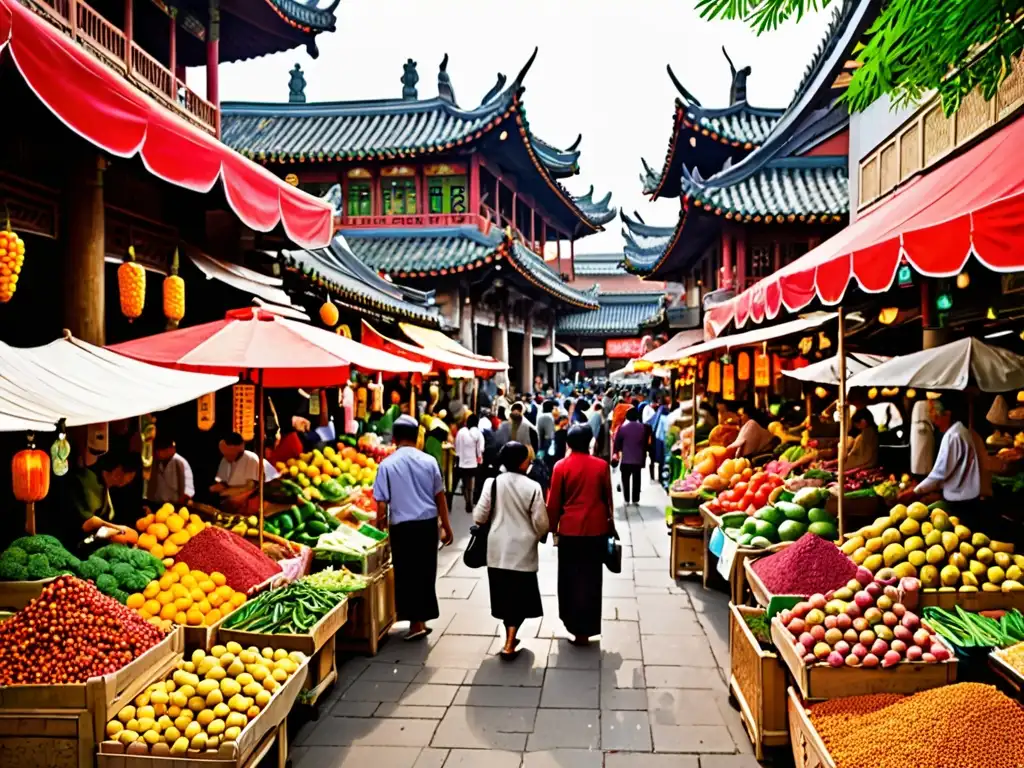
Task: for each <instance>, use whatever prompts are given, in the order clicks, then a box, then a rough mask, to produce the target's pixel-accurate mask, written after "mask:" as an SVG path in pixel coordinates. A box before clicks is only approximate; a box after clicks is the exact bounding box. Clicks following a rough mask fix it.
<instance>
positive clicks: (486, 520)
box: [467, 442, 548, 659]
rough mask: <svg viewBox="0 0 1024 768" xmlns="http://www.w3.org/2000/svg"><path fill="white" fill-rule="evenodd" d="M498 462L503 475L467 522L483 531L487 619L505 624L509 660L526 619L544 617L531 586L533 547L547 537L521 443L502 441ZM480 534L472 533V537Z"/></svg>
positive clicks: (543, 511) (544, 517)
mask: <svg viewBox="0 0 1024 768" xmlns="http://www.w3.org/2000/svg"><path fill="white" fill-rule="evenodd" d="M501 464H502V466H503V467H504V468H505V472H503V473H502V474H500V475H498V476H497V477H496V478H494V479H492V480H488V481H487V482H486V483H485V484H484V488H483V490H482V492H481V494H480V501H479V502H477V505H476V509H474V510H473V522H475V523H476V524H477V526H480V527H481V528H482V527H484V526H486V528H487V533H486V540H487V582H488V584H489V586H490V591H491V615H492V616H493V617H494V618H496V619H500V620H501V621H502V622H503V623H504V624H505V646H504V647H503V648H502V650H501V656H502V658H503V659H514V658H515V657H516V656H517V655H518V653H519V652H518V650H517V649H516V647H517V646H518V645H519V640H518V639H517V638H516V633H517V632H518V631H519V627H521V626H522V625H523V622H524V621H525V620H526V619H533V618H538V617H540V616H543V615H544V609H543V606H542V604H541V600H540V587H539V586H538V584H537V568H538V567H539V561H538V557H537V545H538V543H540V541H541V539H543V538H544V536H546V535H547V532H548V513H547V509H546V507H545V506H544V493H543V492H542V491H541V488H540V485H539V484H537V483H536V482H535V481H533V480H531V479H530V478H528V477H527V476H526V470H527V469H528V468H529V466H530V450H529V449H528V448H527V447H526V446H525V445H523V444H522V443H516V442H512V443H506V444H505V446H504V447H503V448H502V449H501ZM480 535H481V531H480V529H477V532H476V533H474V536H475V537H479V536H480ZM475 543H476V544H477V546H479V544H480V543H481V542H480V541H477V542H475ZM471 548H472V544H471ZM468 553H469V552H468V550H467V555H468Z"/></svg>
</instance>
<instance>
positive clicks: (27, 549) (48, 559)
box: [0, 534, 82, 581]
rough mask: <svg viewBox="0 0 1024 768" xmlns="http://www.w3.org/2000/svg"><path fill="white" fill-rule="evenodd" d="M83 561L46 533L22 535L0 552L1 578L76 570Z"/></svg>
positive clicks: (26, 577) (27, 578)
mask: <svg viewBox="0 0 1024 768" xmlns="http://www.w3.org/2000/svg"><path fill="white" fill-rule="evenodd" d="M81 566H82V561H81V560H79V559H78V558H77V557H75V556H74V555H72V554H71V553H70V552H68V551H67V550H66V549H64V545H63V544H61V543H60V541H59V540H57V539H55V538H54V537H53V536H47V535H46V534H38V535H36V536H22V537H21V538H19V539H15V540H14V541H13V542H11V545H10V546H9V547H8V548H7V549H5V550H4V551H3V553H2V554H0V581H38V580H40V579H52V578H53V577H54V576H59V575H60V574H62V573H74V574H76V575H77V574H78V572H79V569H80V568H81Z"/></svg>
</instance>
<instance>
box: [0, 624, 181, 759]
mask: <svg viewBox="0 0 1024 768" xmlns="http://www.w3.org/2000/svg"><path fill="white" fill-rule="evenodd" d="M184 650H185V635H184V631H183V630H182V628H181V627H177V628H175V630H174V631H172V632H171V633H170V634H168V636H167V637H166V638H164V640H163V641H162V642H160V643H159V644H157V645H155V646H153V647H152V648H150V649H149V650H148V651H146V653H144V654H142V655H141V656H139V658H137V659H135V661H133V662H132V663H131V664H128V665H127V666H125V667H123V668H121V669H120V670H118V671H117V672H113V673H111V674H109V675H105V676H104V677H94V678H92V679H90V680H88V681H87V682H85V683H78V684H73V685H22V686H10V687H7V688H0V768H35V766H38V767H39V768H43V767H44V766H45V767H46V768H69V767H71V766H81V767H82V768H84V767H85V766H92V765H93V755H94V753H95V751H96V744H97V743H98V742H99V741H101V740H102V739H103V738H104V731H105V729H106V725H107V721H108V720H110V719H112V718H113V717H114V716H115V715H116V714H117V713H118V711H119V710H120V709H121V708H122V707H123V706H125V705H126V704H128V703H129V702H130V701H131V700H132V699H134V698H135V697H136V696H138V695H139V693H141V692H142V691H143V690H144V689H145V687H146V686H147V685H149V684H150V683H151V682H152V681H153V680H154V679H156V678H157V677H159V676H160V675H167V674H169V673H170V672H171V670H173V669H174V668H175V667H176V666H177V664H178V662H179V661H181V659H182V654H183V652H184ZM72 743H74V745H75V747H74V748H73V747H72Z"/></svg>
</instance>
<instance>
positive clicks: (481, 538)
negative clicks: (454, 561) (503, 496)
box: [462, 477, 498, 568]
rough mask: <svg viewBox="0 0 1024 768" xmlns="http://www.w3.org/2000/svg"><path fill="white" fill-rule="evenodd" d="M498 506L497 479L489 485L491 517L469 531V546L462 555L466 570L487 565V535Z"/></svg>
mask: <svg viewBox="0 0 1024 768" xmlns="http://www.w3.org/2000/svg"><path fill="white" fill-rule="evenodd" d="M497 504H498V478H497V477H496V478H494V480H493V482H492V483H491V516H490V518H488V520H487V522H486V523H484V524H483V525H474V526H473V527H472V528H470V529H469V544H467V545H466V551H465V552H463V553H462V562H464V563H465V564H466V567H467V568H483V567H484V566H485V565H487V533H488V532H489V531H490V529H491V520H493V519H494V513H495V511H496V510H497Z"/></svg>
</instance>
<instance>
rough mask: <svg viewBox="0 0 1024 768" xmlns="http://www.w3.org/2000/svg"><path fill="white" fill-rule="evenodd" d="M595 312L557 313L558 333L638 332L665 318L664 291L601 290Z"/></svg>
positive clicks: (616, 334)
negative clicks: (624, 291) (628, 291)
mask: <svg viewBox="0 0 1024 768" xmlns="http://www.w3.org/2000/svg"><path fill="white" fill-rule="evenodd" d="M597 299H598V303H599V304H600V306H599V307H598V309H597V311H596V312H567V313H564V314H560V315H559V316H558V320H557V325H556V329H557V331H558V333H565V334H571V335H574V336H625V335H636V334H637V333H638V332H639V331H640V330H641V329H643V328H646V327H650V326H652V325H656V324H658V323H660V322H662V321H663V320H664V318H665V296H664V294H662V293H602V294H599V295H598V297H597Z"/></svg>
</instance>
